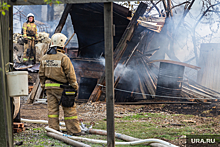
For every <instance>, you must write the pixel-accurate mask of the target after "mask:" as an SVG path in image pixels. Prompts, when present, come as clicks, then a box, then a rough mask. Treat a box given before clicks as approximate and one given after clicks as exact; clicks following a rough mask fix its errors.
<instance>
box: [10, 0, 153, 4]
mask: <svg viewBox="0 0 220 147" xmlns="http://www.w3.org/2000/svg"><path fill="white" fill-rule="evenodd" d="M59 1H60V2H61V3H64V4H65V3H69V4H77V3H78V4H80V3H105V2H121V1H126V0H59ZM130 1H136V0H130ZM146 1H150V0H146ZM154 1H156V0H154ZM11 4H12V5H46V3H45V2H44V0H27V1H25V0H17V1H16V2H12V3H11Z"/></svg>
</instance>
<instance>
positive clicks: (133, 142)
mask: <svg viewBox="0 0 220 147" xmlns="http://www.w3.org/2000/svg"><path fill="white" fill-rule="evenodd" d="M21 121H22V122H29V123H43V124H48V121H46V120H29V119H21ZM60 125H61V126H65V123H63V122H61V123H60ZM92 126H93V124H92V125H91V126H90V127H89V128H87V127H86V125H84V124H83V122H82V121H81V125H80V127H81V130H82V131H85V132H87V133H91V134H99V135H107V131H104V130H97V129H92ZM45 129H46V130H47V131H48V132H50V133H49V136H51V137H54V136H56V137H54V138H56V139H58V138H59V140H63V139H62V137H58V136H57V135H59V136H64V137H67V138H69V139H73V140H76V141H74V143H77V141H85V142H90V143H96V144H107V141H106V140H98V139H89V138H83V137H77V136H71V135H67V134H64V133H61V132H59V131H56V130H54V129H52V128H49V127H48V126H47V127H45ZM54 134H55V135H54ZM115 137H116V138H119V139H122V140H125V141H129V142H115V145H139V144H150V143H160V144H163V145H166V146H169V147H177V146H176V145H173V144H171V143H169V142H166V141H163V140H160V139H155V138H150V139H138V138H134V137H131V136H127V135H124V134H120V133H115ZM64 139H65V138H64ZM67 140H68V139H66V141H67ZM63 141H64V140H63ZM68 141H69V140H68ZM67 143H68V142H67ZM79 143H81V142H79ZM78 146H80V145H79V144H78ZM81 146H82V145H81Z"/></svg>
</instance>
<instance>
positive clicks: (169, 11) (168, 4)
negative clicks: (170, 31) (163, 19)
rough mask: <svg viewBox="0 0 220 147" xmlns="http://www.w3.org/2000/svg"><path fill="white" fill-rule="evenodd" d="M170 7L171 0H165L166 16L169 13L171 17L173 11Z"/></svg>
mask: <svg viewBox="0 0 220 147" xmlns="http://www.w3.org/2000/svg"><path fill="white" fill-rule="evenodd" d="M171 7H172V5H171V0H167V8H168V11H167V17H168V16H169V14H170V16H171V17H172V16H173V11H172V9H171Z"/></svg>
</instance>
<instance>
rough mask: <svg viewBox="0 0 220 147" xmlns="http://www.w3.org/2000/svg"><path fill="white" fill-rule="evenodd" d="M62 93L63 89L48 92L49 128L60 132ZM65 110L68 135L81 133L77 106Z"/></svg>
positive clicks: (64, 108) (48, 90)
mask: <svg viewBox="0 0 220 147" xmlns="http://www.w3.org/2000/svg"><path fill="white" fill-rule="evenodd" d="M62 92H63V90H62V89H47V90H46V93H47V102H48V105H47V107H48V122H49V127H50V128H53V129H55V130H59V101H60V99H61V95H62ZM63 110H64V122H65V125H66V129H67V134H73V133H79V132H81V129H80V126H79V120H78V118H77V111H76V104H74V106H73V107H63Z"/></svg>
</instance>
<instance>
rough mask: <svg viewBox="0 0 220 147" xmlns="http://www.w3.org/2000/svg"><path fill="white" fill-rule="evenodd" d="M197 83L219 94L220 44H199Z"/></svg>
mask: <svg viewBox="0 0 220 147" xmlns="http://www.w3.org/2000/svg"><path fill="white" fill-rule="evenodd" d="M198 66H199V67H201V69H200V70H199V72H198V75H197V82H198V83H199V84H201V85H203V86H206V87H208V88H210V89H213V90H215V91H218V92H220V44H219V43H204V44H201V48H200V58H199V65H198Z"/></svg>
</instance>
